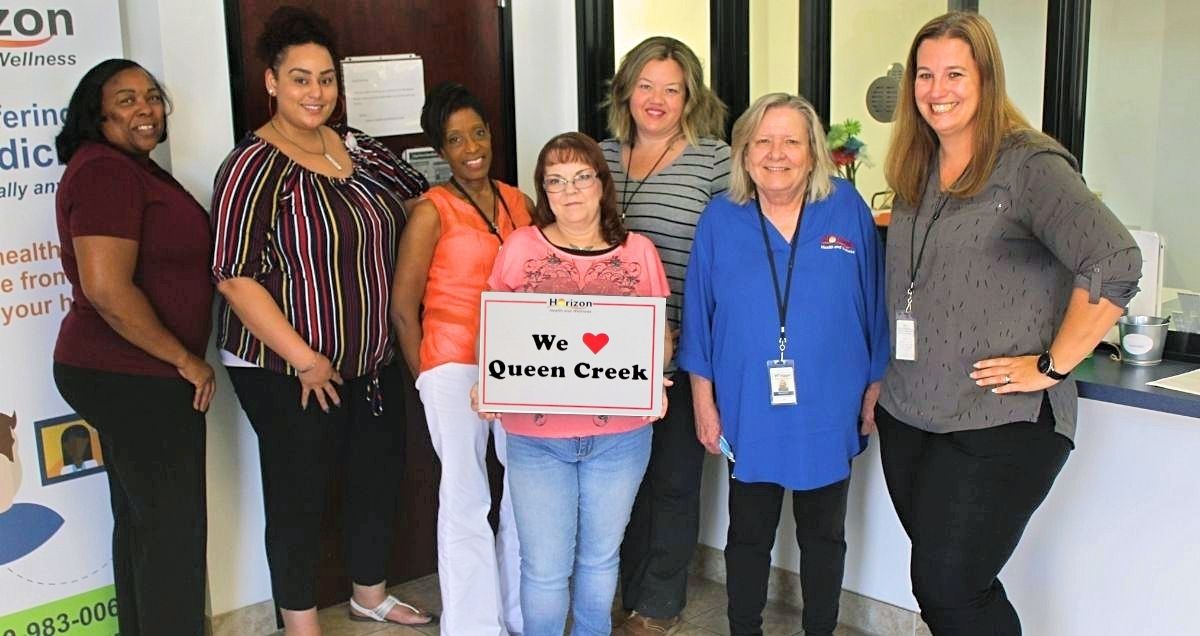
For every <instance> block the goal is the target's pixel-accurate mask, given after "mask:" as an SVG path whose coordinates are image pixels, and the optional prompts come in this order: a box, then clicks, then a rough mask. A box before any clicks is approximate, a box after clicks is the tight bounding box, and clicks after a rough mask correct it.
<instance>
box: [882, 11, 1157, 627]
mask: <svg viewBox="0 0 1200 636" xmlns="http://www.w3.org/2000/svg"><path fill="white" fill-rule="evenodd" d="M904 73H905V75H904V80H903V82H902V84H901V90H902V98H901V100H900V104H899V106H898V107H897V119H896V129H895V131H894V136H893V140H892V145H891V148H890V150H889V152H888V157H887V178H888V182H889V184H890V185H891V186H892V188H893V189H894V190H895V191H896V206H895V209H894V211H893V215H892V223H891V227H890V228H889V231H888V243H887V279H888V282H887V300H888V305H889V310H890V314H891V330H892V360H891V363H890V365H889V367H888V371H887V373H886V375H885V377H884V381H883V387H882V393H881V395H880V399H879V406H878V408H877V409H876V413H875V419H876V423H877V425H878V429H879V435H880V449H881V455H882V458H883V469H884V474H885V476H886V478H887V485H888V491H889V493H890V494H891V498H892V503H893V504H894V505H895V508H896V512H897V514H898V515H899V517H900V521H901V523H902V524H903V525H904V529H905V531H906V532H907V533H908V536H909V538H910V539H911V540H912V543H913V550H912V564H911V573H912V583H913V594H914V595H915V596H916V598H917V601H918V602H919V603H920V605H921V615H922V617H923V618H924V619H925V622H926V623H928V624H929V626H930V628H931V629H932V630H933V633H934V634H937V635H938V636H941V635H944V634H971V635H976V634H1020V632H1021V626H1020V620H1019V619H1018V617H1017V613H1016V611H1015V610H1014V608H1013V606H1012V604H1011V603H1010V602H1009V601H1008V599H1007V597H1006V596H1005V592H1004V587H1003V585H1001V583H1000V581H999V580H998V578H997V575H998V574H999V572H1000V569H1001V568H1002V567H1003V566H1004V564H1005V563H1006V562H1007V561H1008V559H1009V557H1010V556H1011V555H1012V553H1013V550H1014V549H1015V548H1016V546H1017V543H1018V541H1019V540H1020V538H1021V534H1022V533H1023V532H1024V529H1025V525H1026V523H1028V521H1029V519H1030V517H1031V516H1032V515H1033V512H1034V511H1035V510H1036V509H1037V507H1038V506H1039V505H1040V504H1041V502H1042V501H1043V500H1044V499H1045V497H1046V494H1047V493H1048V492H1049V490H1050V487H1051V485H1052V484H1053V482H1054V479H1055V477H1056V476H1057V475H1058V472H1059V470H1060V469H1061V468H1062V466H1063V464H1064V463H1065V462H1066V459H1067V455H1068V453H1069V452H1070V450H1071V448H1072V447H1073V443H1072V441H1071V438H1072V436H1073V434H1074V431H1075V416H1076V402H1077V394H1076V391H1075V383H1074V382H1073V381H1072V380H1071V378H1070V377H1069V373H1070V371H1071V369H1072V368H1074V367H1075V366H1076V365H1077V364H1079V362H1080V361H1081V360H1083V359H1084V357H1085V356H1087V355H1088V354H1089V353H1090V352H1091V351H1092V349H1093V347H1095V346H1096V344H1097V343H1098V342H1099V341H1100V338H1101V337H1102V336H1103V335H1104V333H1105V332H1106V331H1107V330H1108V329H1109V328H1110V327H1112V325H1113V323H1114V322H1115V321H1116V319H1117V318H1118V317H1120V316H1121V314H1122V313H1123V311H1124V307H1125V305H1126V304H1127V303H1128V302H1129V300H1130V298H1132V297H1133V295H1134V293H1136V292H1137V281H1138V278H1139V277H1140V274H1141V255H1140V253H1139V252H1138V249H1137V246H1136V245H1135V243H1134V241H1133V239H1132V238H1131V237H1130V235H1129V232H1127V231H1126V230H1125V228H1124V227H1123V226H1122V225H1121V223H1120V222H1119V221H1118V220H1117V219H1116V217H1115V216H1114V215H1113V214H1112V212H1111V211H1109V210H1108V208H1107V207H1105V206H1104V204H1103V203H1101V202H1100V201H1099V199H1097V198H1096V196H1095V195H1094V194H1092V193H1091V192H1090V191H1089V190H1088V189H1087V187H1086V185H1085V184H1084V182H1083V179H1082V178H1081V177H1080V175H1079V172H1078V165H1077V163H1076V161H1075V159H1074V158H1073V157H1072V156H1071V155H1070V154H1068V153H1067V151H1066V150H1064V149H1063V148H1062V147H1061V146H1060V145H1059V144H1058V143H1056V142H1055V141H1053V140H1052V139H1050V138H1049V137H1047V136H1046V135H1043V134H1042V133H1040V132H1038V131H1036V130H1034V129H1033V128H1032V127H1031V126H1030V125H1029V123H1028V122H1027V121H1026V120H1025V118H1024V117H1023V116H1022V115H1021V114H1020V113H1019V112H1018V111H1017V109H1016V108H1015V107H1014V106H1013V104H1012V102H1011V101H1010V100H1009V99H1008V97H1007V95H1006V94H1005V92H1004V67H1003V63H1002V61H1001V59H1000V49H999V45H998V44H997V41H996V36H995V33H994V32H993V31H992V28H991V26H990V25H989V24H988V23H987V21H986V20H985V19H984V18H982V17H980V16H979V15H978V14H973V13H957V12H955V13H948V14H946V15H943V16H941V17H938V18H935V19H933V20H932V21H930V22H929V23H928V24H926V25H925V26H924V27H922V29H921V30H920V31H919V32H918V33H917V35H916V37H915V38H914V40H913V43H912V46H911V48H910V50H909V54H908V63H907V64H906V66H905V70H904Z"/></svg>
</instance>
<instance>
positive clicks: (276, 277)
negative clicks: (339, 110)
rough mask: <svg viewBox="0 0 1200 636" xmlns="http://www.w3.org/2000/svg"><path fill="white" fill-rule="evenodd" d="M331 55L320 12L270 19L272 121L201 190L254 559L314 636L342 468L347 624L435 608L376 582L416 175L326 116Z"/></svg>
mask: <svg viewBox="0 0 1200 636" xmlns="http://www.w3.org/2000/svg"><path fill="white" fill-rule="evenodd" d="M333 51H334V43H333V39H332V35H331V30H330V28H329V25H328V23H327V22H325V20H323V19H322V18H320V17H318V16H316V15H313V14H312V13H309V12H307V11H303V10H299V9H291V8H282V9H279V10H277V11H276V12H275V13H274V14H272V16H271V17H270V18H269V19H268V21H267V24H266V25H265V27H264V32H263V34H262V35H261V36H260V38H259V40H258V53H259V56H260V57H261V58H262V59H263V61H264V62H265V63H266V64H267V66H268V68H267V69H266V72H265V82H266V88H267V92H268V93H269V94H270V96H271V97H272V98H273V100H274V115H273V117H272V118H271V119H270V120H269V121H268V122H267V123H266V124H265V125H263V126H262V127H260V128H259V129H258V130H256V131H254V132H253V133H250V134H248V135H247V136H246V137H245V138H244V139H243V140H242V141H241V142H239V143H238V144H237V146H235V147H234V149H233V151H232V152H231V153H230V154H229V156H228V157H227V158H226V160H225V162H224V164H223V165H222V166H221V169H220V172H219V173H218V174H217V179H216V185H215V188H214V192H213V205H212V215H213V228H214V235H215V239H216V246H215V250H214V256H213V270H212V271H213V276H214V278H215V280H216V281H217V289H218V290H219V291H220V292H221V294H222V295H223V296H224V299H225V302H224V303H222V305H221V308H220V313H219V316H218V324H219V327H218V337H217V344H218V346H219V347H220V348H221V356H222V360H223V362H224V363H225V366H226V368H227V369H228V371H229V377H230V380H232V382H233V386H234V389H235V390H236V391H237V394H238V398H239V399H240V400H241V403H242V407H243V408H244V409H245V411H246V414H247V416H248V417H249V419H250V424H251V426H253V427H254V431H255V433H256V434H257V435H258V441H259V456H260V459H261V463H262V481H263V494H264V502H265V508H266V518H267V519H266V521H267V532H266V543H267V561H268V563H269V565H270V569H271V587H272V591H273V593H274V598H275V603H276V605H277V606H278V607H279V608H280V609H281V610H282V615H283V620H284V626H285V630H286V633H287V634H288V636H296V635H302V634H303V635H309V634H319V633H320V626H319V624H318V623H317V612H316V590H315V583H316V565H317V559H318V553H319V545H320V539H321V531H320V530H321V515H322V508H323V505H324V502H325V486H326V483H327V482H328V479H329V477H330V473H331V472H333V470H334V468H335V467H336V466H337V465H339V464H340V465H342V466H344V467H345V469H346V470H345V476H344V479H343V485H344V488H345V493H344V498H343V501H344V506H345V512H344V515H345V516H344V521H343V526H344V533H345V536H346V552H347V553H346V562H347V564H348V568H349V570H350V572H349V574H350V578H351V581H352V582H353V584H354V591H353V596H352V597H351V602H350V608H351V609H350V618H351V619H353V620H366V621H380V622H394V623H402V624H424V623H428V622H430V621H432V620H433V617H432V616H429V615H426V614H424V613H422V612H420V611H419V610H416V609H415V608H412V607H411V606H408V605H406V604H403V603H400V602H399V601H398V600H396V599H395V598H394V597H391V596H388V594H387V592H386V590H385V581H384V578H385V566H386V560H387V555H389V554H390V553H391V551H390V538H391V535H392V530H393V525H392V522H393V517H394V515H395V509H396V505H397V498H398V494H399V492H398V490H399V483H400V476H401V473H402V468H403V460H404V442H405V440H404V429H403V427H401V426H398V425H397V423H396V419H395V417H394V415H393V414H394V413H402V412H403V403H402V401H401V400H402V395H403V389H402V386H401V383H400V380H399V372H398V370H397V365H395V364H392V363H393V361H394V357H395V354H394V344H395V343H394V341H393V339H392V337H391V335H390V334H391V330H390V329H389V326H388V296H389V291H390V286H391V276H392V271H393V269H394V266H395V260H396V251H397V250H396V247H397V242H398V238H399V234H400V230H401V228H402V226H403V224H404V205H403V202H404V200H405V199H408V198H412V197H415V196H417V195H419V194H420V193H421V192H422V191H423V190H424V189H425V188H426V183H425V180H424V179H423V178H422V177H421V176H420V175H419V174H418V173H417V172H415V171H414V170H413V169H412V168H411V167H410V166H408V165H407V164H405V163H403V162H402V161H401V160H399V159H398V158H397V157H396V156H395V155H394V154H392V152H391V151H389V150H388V149H387V148H386V147H384V146H383V145H382V144H380V143H379V142H377V141H375V140H374V139H372V138H370V137H368V136H367V135H364V134H363V133H361V132H359V131H356V130H348V131H346V130H342V131H335V130H334V129H333V128H331V127H329V126H327V125H326V122H327V121H328V120H329V118H330V115H331V113H332V112H333V110H334V106H335V104H336V103H337V101H338V77H337V67H336V65H335V62H334V60H336V59H337V56H336V55H335V54H334V52H333ZM385 408H386V410H387V416H386V417H385V416H384V409H385Z"/></svg>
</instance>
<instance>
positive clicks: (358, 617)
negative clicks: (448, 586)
mask: <svg viewBox="0 0 1200 636" xmlns="http://www.w3.org/2000/svg"><path fill="white" fill-rule="evenodd" d="M397 605H399V606H400V607H404V608H407V609H408V610H410V611H411V612H412V613H413V614H414V615H415V616H416V617H417V618H426V619H429V620H427V621H425V622H423V623H401V622H400V621H394V620H389V619H388V617H387V616H388V614H389V613H391V611H392V609H394V608H395V607H396V606H397ZM356 612H357V613H356ZM350 620H352V621H357V622H360V623H362V622H368V623H391V624H393V625H407V626H409V627H420V626H421V625H434V624H436V623H437V622H438V617H437V614H433V613H431V612H423V611H421V610H419V609H417V608H415V607H413V606H412V605H409V604H408V603H405V602H404V601H401V600H400V599H398V598H396V597H395V596H392V595H391V594H388V597H387V598H385V599H383V602H382V603H380V604H379V605H376V606H375V607H374V608H366V607H363V606H362V605H359V604H358V603H357V602H355V600H354V599H353V598H351V599H350Z"/></svg>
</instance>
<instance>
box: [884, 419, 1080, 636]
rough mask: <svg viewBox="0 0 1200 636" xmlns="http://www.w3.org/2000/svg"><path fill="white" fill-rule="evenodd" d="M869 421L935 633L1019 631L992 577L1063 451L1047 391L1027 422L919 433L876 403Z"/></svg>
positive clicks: (1009, 634)
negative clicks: (873, 426) (1035, 415)
mask: <svg viewBox="0 0 1200 636" xmlns="http://www.w3.org/2000/svg"><path fill="white" fill-rule="evenodd" d="M875 421H876V423H877V425H878V427H879V442H880V446H879V449H880V454H881V456H882V458H883V474H884V477H885V478H886V480H887V487H888V492H889V493H890V494H891V497H892V504H893V505H895V507H896V514H897V515H898V516H899V517H900V523H901V524H903V525H904V530H905V531H906V532H907V533H908V537H909V538H910V539H911V540H912V544H913V548H912V563H911V574H912V585H913V595H914V596H916V597H917V602H918V603H920V605H921V617H922V618H924V619H925V622H926V623H927V624H928V625H929V628H930V629H931V630H932V631H933V633H934V634H937V635H938V636H953V635H957V634H963V635H970V636H993V635H994V636H1015V635H1017V634H1020V633H1021V621H1020V619H1018V618H1017V612H1016V610H1015V609H1013V606H1012V603H1010V602H1009V601H1008V597H1007V596H1006V595H1005V593H1004V586H1003V585H1001V584H1000V580H999V579H998V578H996V577H997V576H998V575H999V573H1000V569H1001V568H1003V567H1004V564H1005V563H1007V562H1008V559H1009V557H1011V556H1012V553H1013V550H1015V549H1016V547H1017V542H1018V541H1020V539H1021V535H1022V534H1023V533H1024V532H1025V525H1026V524H1027V523H1028V522H1029V518H1030V517H1031V516H1033V512H1034V510H1037V507H1038V506H1040V505H1041V503H1042V501H1043V500H1044V499H1045V498H1046V494H1047V493H1049V492H1050V486H1051V485H1052V484H1053V483H1054V479H1055V477H1056V476H1058V472H1059V470H1061V469H1062V467H1063V464H1064V463H1066V461H1067V455H1068V454H1069V453H1070V452H1071V442H1070V441H1069V440H1067V438H1065V437H1063V436H1062V435H1059V434H1058V433H1055V432H1054V415H1053V413H1052V412H1051V409H1050V402H1049V400H1048V399H1043V401H1042V410H1041V413H1040V414H1039V415H1038V420H1037V421H1036V422H1013V423H1011V424H1004V425H1002V426H995V427H992V428H984V429H979V430H973V431H962V432H957V433H944V434H934V433H927V432H925V431H922V430H920V429H917V428H913V427H911V426H909V425H907V424H905V423H903V422H901V421H899V420H897V419H896V418H894V417H892V415H891V414H889V413H888V412H887V411H886V410H884V409H883V408H876V410H875Z"/></svg>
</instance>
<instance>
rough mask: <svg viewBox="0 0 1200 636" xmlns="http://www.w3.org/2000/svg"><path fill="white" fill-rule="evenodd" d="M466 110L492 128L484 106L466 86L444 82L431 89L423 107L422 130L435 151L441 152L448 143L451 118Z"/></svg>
mask: <svg viewBox="0 0 1200 636" xmlns="http://www.w3.org/2000/svg"><path fill="white" fill-rule="evenodd" d="M464 108H470V109H471V110H473V111H475V114H477V115H479V118H480V119H482V120H483V124H484V125H485V126H487V127H489V128H490V127H491V124H489V123H488V118H487V114H486V113H484V112H483V104H482V103H480V101H479V98H477V97H475V96H474V95H472V94H471V91H469V90H467V87H466V86H463V85H462V84H459V83H457V82H442V83H441V84H438V85H437V86H434V87H433V88H431V89H429V94H427V95H426V96H425V105H424V106H422V107H421V130H423V131H425V136H426V137H428V138H429V143H430V144H432V145H433V147H434V149H436V150H441V149H442V145H443V144H444V143H445V141H446V122H447V121H449V120H450V116H451V115H453V114H454V113H457V112H458V111H460V110H462V109H464Z"/></svg>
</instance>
